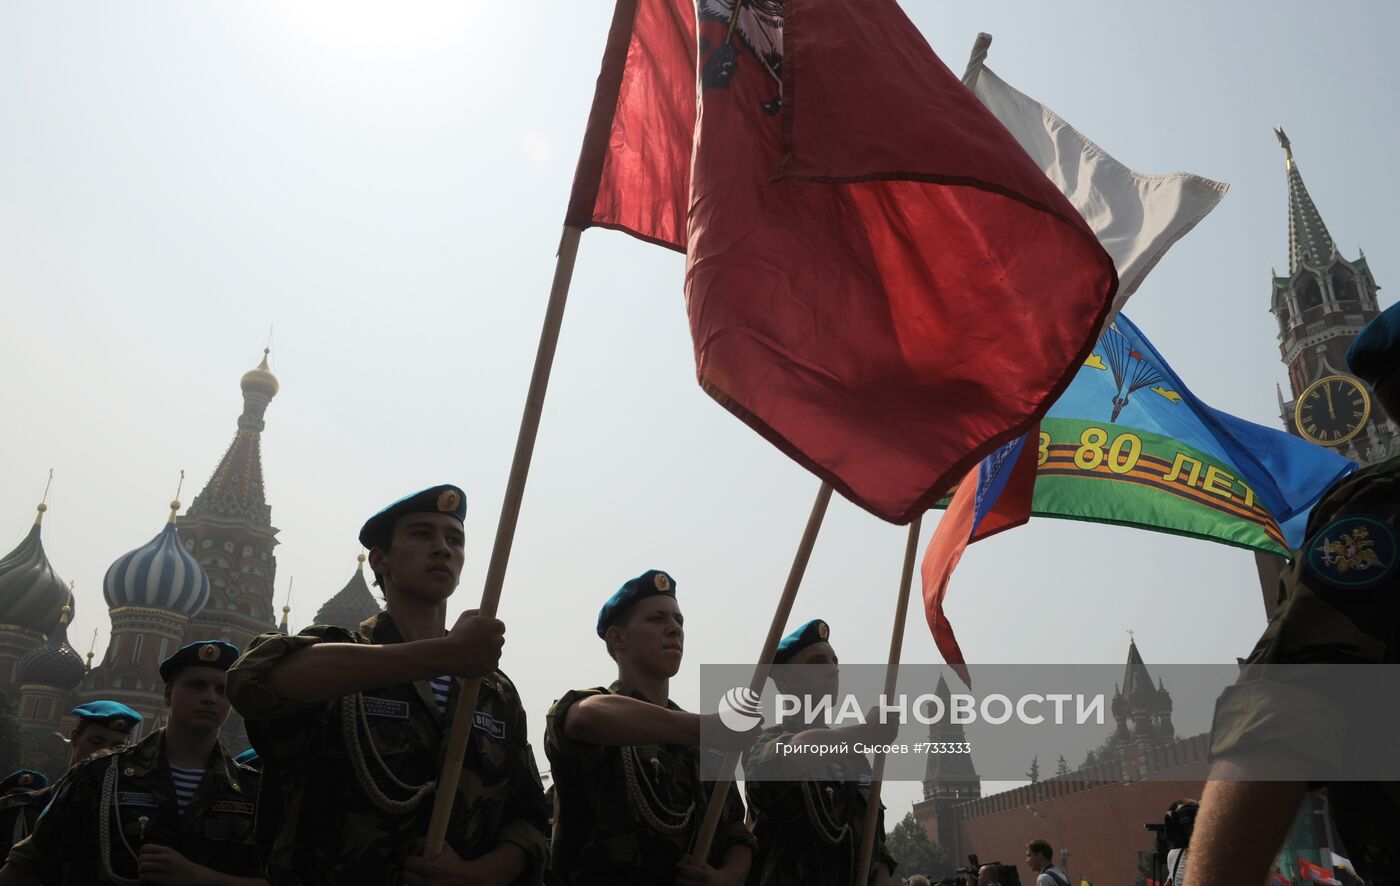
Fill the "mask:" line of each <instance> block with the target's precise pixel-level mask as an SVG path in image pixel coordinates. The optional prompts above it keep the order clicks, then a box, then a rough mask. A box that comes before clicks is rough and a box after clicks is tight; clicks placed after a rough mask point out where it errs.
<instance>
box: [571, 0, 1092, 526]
mask: <svg viewBox="0 0 1400 886" xmlns="http://www.w3.org/2000/svg"><path fill="white" fill-rule="evenodd" d="M632 2H633V0H628V2H627V3H625V4H624V5H627V6H631V5H632ZM634 2H635V12H634V14H633V15H630V16H628V15H626V14H625V13H624V11H623V10H622V8H621V7H619V13H618V19H617V21H615V23H614V34H613V37H612V38H611V39H610V41H609V48H610V51H611V52H612V53H613V55H612V56H610V60H609V61H607V62H605V64H604V74H603V77H601V78H600V81H599V82H600V97H599V98H598V99H597V100H595V105H594V110H595V114H594V116H593V118H592V119H591V120H590V133H589V141H590V143H597V141H598V140H599V139H601V136H598V135H597V133H599V132H602V131H604V121H605V122H606V132H607V133H608V137H607V139H606V145H607V147H606V151H605V152H604V156H602V157H601V158H600V159H598V160H597V161H596V162H594V161H589V159H588V157H587V156H586V157H585V158H584V160H583V161H581V162H580V176H579V178H578V179H576V181H575V192H574V198H575V199H574V202H573V203H572V204H571V211H570V219H571V220H570V223H571V224H574V223H584V219H583V216H584V215H586V216H587V218H586V223H587V224H607V225H611V226H614V227H619V228H623V229H625V230H629V231H632V232H634V233H638V234H639V235H641V236H643V237H646V238H648V239H652V240H655V241H660V242H666V243H668V244H671V245H676V241H674V240H672V239H671V237H672V231H673V230H674V222H675V220H676V218H677V217H678V214H679V209H678V205H677V203H676V200H677V198H676V192H677V188H678V187H679V182H680V176H679V174H678V172H677V167H676V165H675V158H676V157H678V156H685V157H692V156H693V160H692V162H691V167H690V169H691V177H690V186H689V194H688V202H686V203H684V204H683V205H686V206H688V210H689V214H688V216H687V217H686V218H687V222H688V224H687V228H686V234H687V237H686V240H685V243H686V248H687V256H688V261H687V275H686V297H687V304H688V308H689V315H690V323H691V332H692V336H693V339H694V343H695V357H696V366H697V373H698V376H699V381H700V384H701V385H702V386H703V387H704V389H705V390H706V391H707V392H708V393H709V394H710V395H711V396H713V397H714V398H715V399H716V400H717V401H719V402H720V403H721V404H723V405H724V406H725V407H726V408H728V409H729V410H730V411H731V412H733V413H734V414H735V415H737V416H738V417H739V418H741V419H743V420H744V421H745V422H747V423H748V424H749V425H751V426H752V427H753V428H754V429H755V430H757V431H758V432H759V433H760V434H762V435H763V436H764V437H766V438H767V439H768V440H770V441H771V442H773V443H774V444H775V445H777V446H778V447H779V448H780V449H782V450H783V451H784V452H786V453H787V454H788V455H790V456H791V457H793V458H794V459H796V460H797V461H798V462H800V463H801V464H803V465H804V466H806V467H807V468H809V469H810V470H812V471H813V472H814V473H816V474H817V475H818V476H820V477H822V478H823V479H824V480H827V481H829V482H830V483H831V484H832V485H833V487H835V488H836V489H838V490H840V491H841V492H842V494H844V495H845V496H846V497H847V498H849V499H851V500H852V501H854V502H856V503H857V504H859V505H861V506H862V507H864V508H866V509H868V510H870V511H871V512H872V513H874V514H876V515H877V516H880V517H882V518H884V519H887V520H892V521H895V522H908V521H909V520H911V519H913V517H914V516H915V515H917V514H920V513H922V512H923V511H924V510H927V509H928V507H929V506H931V505H932V504H933V502H935V501H936V500H937V499H938V498H940V497H941V496H942V495H943V494H944V493H945V491H946V490H947V489H948V487H950V486H951V485H952V484H953V483H954V482H955V481H956V480H957V479H958V478H960V477H961V476H962V475H963V474H965V473H966V472H967V471H968V469H969V468H972V467H973V466H974V465H976V463H977V462H978V461H979V460H980V459H981V458H982V456H983V455H985V454H986V453H988V452H989V451H991V450H992V449H993V448H995V447H996V446H997V445H999V444H1000V443H1002V442H1005V441H1007V440H1009V439H1012V438H1014V437H1016V436H1017V435H1019V434H1020V433H1022V432H1024V431H1025V430H1026V429H1027V428H1029V427H1030V426H1031V425H1032V424H1034V423H1035V422H1036V421H1037V420H1038V419H1039V417H1040V416H1041V415H1042V414H1043V413H1044V411H1045V410H1046V409H1047V408H1048V407H1049V405H1050V403H1052V402H1053V401H1054V399H1055V398H1056V396H1058V394H1059V393H1060V391H1062V390H1063V389H1064V387H1065V386H1066V385H1067V384H1068V383H1069V381H1070V379H1071V378H1072V377H1073V374H1074V372H1075V370H1076V369H1077V368H1078V366H1079V364H1080V363H1081V362H1083V359H1084V358H1085V357H1086V356H1087V355H1088V352H1089V350H1090V348H1091V347H1092V345H1093V342H1094V335H1095V332H1096V331H1097V329H1098V327H1099V326H1100V325H1101V323H1102V320H1103V318H1104V317H1105V315H1106V313H1107V310H1108V306H1109V303H1110V301H1111V298H1112V295H1113V292H1114V289H1115V287H1116V282H1117V278H1116V276H1115V274H1114V271H1113V265H1112V262H1111V260H1110V259H1109V257H1108V255H1107V254H1106V253H1105V252H1104V251H1103V249H1102V247H1100V246H1099V244H1098V241H1097V240H1096V239H1095V237H1094V235H1093V233H1092V232H1091V231H1090V230H1089V228H1088V226H1087V225H1086V224H1085V223H1084V221H1083V220H1082V219H1081V218H1080V216H1079V214H1078V213H1077V212H1076V211H1075V210H1074V208H1073V207H1072V206H1071V205H1070V204H1069V202H1068V201H1067V200H1066V199H1065V197H1064V196H1063V195H1062V194H1061V193H1060V192H1059V190H1058V189H1057V188H1056V187H1055V186H1054V184H1052V183H1051V182H1050V180H1049V179H1047V178H1046V177H1045V175H1044V173H1043V172H1041V170H1040V169H1039V168H1038V167H1037V166H1036V165H1035V163H1034V162H1032V161H1031V159H1030V158H1029V157H1028V156H1027V155H1026V154H1025V152H1024V151H1022V150H1021V148H1020V147H1019V146H1018V145H1017V144H1016V143H1015V141H1014V140H1013V139H1012V138H1011V136H1010V134H1008V133H1007V132H1006V130H1005V129H1004V128H1003V127H1002V125H1001V124H1000V123H999V122H997V121H996V119H995V118H994V117H992V115H991V114H990V112H988V111H987V110H986V109H985V108H984V107H983V106H982V105H981V103H980V102H978V101H977V100H976V99H975V98H974V97H973V96H972V95H971V93H969V92H968V91H967V90H966V89H965V88H964V87H963V86H962V84H961V83H960V82H959V80H958V78H957V77H956V76H954V75H953V74H952V73H951V72H950V71H949V70H948V69H947V68H946V67H944V65H943V64H942V62H940V61H939V60H938V58H937V57H936V56H935V55H934V54H933V52H932V50H931V49H930V48H929V46H928V44H927V43H926V42H925V41H924V39H923V37H922V36H921V35H920V34H919V32H918V31H917V29H915V28H914V26H913V25H912V24H911V23H910V22H909V21H908V19H907V18H905V16H904V14H903V12H901V11H900V9H899V7H898V6H897V5H896V4H895V3H894V2H893V0H867V2H864V3H860V4H849V3H838V2H832V0H788V2H787V3H786V4H778V3H773V2H758V0H749V2H742V0H740V5H739V7H738V9H737V12H736V10H735V8H734V5H733V4H734V2H735V0H700V3H699V7H700V19H699V27H698V34H697V37H698V45H699V49H700V51H699V55H698V60H697V59H694V58H693V57H692V56H691V55H690V54H689V52H690V50H689V49H688V48H686V47H687V46H688V45H693V44H687V41H688V40H689V39H690V36H689V35H690V32H689V31H688V30H687V23H688V19H687V16H688V15H690V12H689V10H690V8H691V7H690V3H689V2H688V0H634ZM624 20H630V22H631V28H630V30H628V31H627V33H626V43H625V44H624V42H623V38H622V37H621V36H619V27H620V25H619V23H620V22H622V21H624ZM623 45H625V46H626V49H627V51H626V55H625V60H624V62H622V63H619V62H618V61H617V57H618V47H620V46H623ZM697 61H698V64H699V67H700V76H699V81H700V83H699V85H700V94H701V101H700V106H699V108H698V119H696V120H695V127H694V135H693V142H692V141H685V142H684V143H676V142H679V141H680V140H681V138H682V137H681V136H680V135H679V132H680V131H681V129H682V128H683V127H682V126H681V125H680V122H679V121H681V120H682V119H684V118H685V116H686V114H687V113H689V112H690V110H691V108H690V106H689V105H687V104H686V99H685V97H683V96H682V95H681V94H680V92H681V88H680V85H679V84H680V83H681V82H682V81H683V80H684V78H683V77H682V76H681V75H680V73H679V72H680V71H681V69H682V68H685V69H686V71H687V72H688V73H690V74H691V76H693V71H694V69H693V64H694V63H696V62H697ZM619 65H620V68H619ZM634 68H636V70H635V71H634V70H633V69H634ZM618 70H620V74H616V76H615V77H614V79H615V81H616V82H617V83H618V84H619V86H618V88H617V93H616V98H615V99H614V100H609V99H607V98H606V96H604V95H603V92H604V87H605V86H607V85H608V84H609V83H611V82H613V80H610V79H609V77H610V73H609V72H610V71H613V72H616V71H618ZM663 71H664V72H667V73H665V74H664V75H663V74H662V73H660V72H663ZM691 82H692V83H693V81H691ZM643 83H645V84H648V86H647V87H646V89H647V90H648V92H647V94H646V95H645V96H643V95H642V94H641V92H642V90H641V87H640V86H638V85H637V84H643ZM657 84H661V86H658V85H657ZM692 88H693V87H692ZM692 96H693V92H692ZM644 99H645V100H644ZM653 101H654V102H668V101H669V102H672V103H673V104H672V106H671V107H670V108H669V113H665V112H664V110H658V109H657V108H656V107H655V106H653V105H649V104H648V102H653ZM691 101H693V97H692V99H691ZM600 108H603V109H604V110H605V111H606V110H607V109H609V108H611V109H612V113H611V115H608V114H606V113H601V116H600V111H599V109H600ZM659 117H661V118H664V124H662V123H658V122H657V120H658V118H659ZM586 162H592V166H590V167H589V169H594V168H596V169H597V170H598V175H599V179H598V181H597V184H596V186H595V185H594V184H593V182H592V180H591V179H586V178H585V173H588V174H589V175H591V174H592V173H591V172H589V170H586V169H585V163H586ZM634 172H635V174H634ZM637 200H639V201H642V202H643V203H644V205H642V206H637V205H634V203H633V202H631V201H637ZM581 207H588V208H589V209H590V211H589V212H587V213H585V212H584V211H583V209H582V208H581Z"/></svg>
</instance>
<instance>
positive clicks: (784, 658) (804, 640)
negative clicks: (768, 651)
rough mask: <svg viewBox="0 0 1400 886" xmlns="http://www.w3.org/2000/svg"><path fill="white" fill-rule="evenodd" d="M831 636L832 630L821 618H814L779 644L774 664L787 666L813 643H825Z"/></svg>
mask: <svg viewBox="0 0 1400 886" xmlns="http://www.w3.org/2000/svg"><path fill="white" fill-rule="evenodd" d="M830 636H831V628H829V627H827V624H826V622H824V621H822V620H821V619H820V618H814V619H812V620H811V621H809V622H807V623H806V624H805V625H803V626H802V627H800V628H798V629H797V630H795V631H793V632H792V633H791V634H788V635H787V636H786V637H784V638H783V639H782V640H780V641H779V642H778V650H777V651H776V652H774V653H773V664H787V663H788V662H790V661H792V657H793V656H794V655H796V654H797V653H799V652H801V651H802V650H804V649H806V648H807V647H808V646H811V645H812V644H813V643H825V642H827V639H828V638H829V637H830Z"/></svg>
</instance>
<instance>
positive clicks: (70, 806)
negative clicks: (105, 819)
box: [5, 754, 110, 883]
mask: <svg viewBox="0 0 1400 886" xmlns="http://www.w3.org/2000/svg"><path fill="white" fill-rule="evenodd" d="M109 756H110V754H99V755H98V756H97V757H95V758H93V759H92V760H88V761H86V765H84V764H79V765H78V766H75V767H74V768H73V769H70V770H69V771H68V773H67V774H66V775H64V776H63V778H62V779H60V780H59V782H58V784H56V785H55V786H54V790H53V799H52V800H50V801H49V805H48V806H45V807H44V811H43V812H41V813H40V814H39V820H38V821H36V822H35V823H34V832H33V833H32V834H30V835H29V836H28V837H25V838H24V839H23V840H21V841H19V842H18V843H16V844H15V845H14V846H13V847H12V848H11V849H10V854H9V856H8V857H7V858H6V859H5V862H6V864H12V865H14V866H15V867H16V868H18V869H20V870H23V871H25V872H26V873H29V874H31V875H32V876H34V877H35V878H36V879H38V880H39V881H41V882H44V883H57V882H59V881H60V880H61V879H62V869H63V862H64V859H65V857H66V855H67V854H68V853H70V852H72V851H73V849H74V848H75V847H79V846H82V845H83V843H84V840H83V832H84V829H85V828H84V826H85V825H86V824H87V821H88V817H89V816H91V815H93V814H95V813H96V811H97V807H98V804H99V802H100V800H101V795H100V794H99V793H98V792H97V791H96V790H94V789H92V787H91V786H90V785H89V782H90V781H91V778H90V777H85V775H84V774H85V773H89V774H90V773H91V772H92V771H93V770H94V768H96V769H97V770H98V771H99V772H102V771H105V767H104V766H95V762H96V761H99V760H105V759H107V757H109Z"/></svg>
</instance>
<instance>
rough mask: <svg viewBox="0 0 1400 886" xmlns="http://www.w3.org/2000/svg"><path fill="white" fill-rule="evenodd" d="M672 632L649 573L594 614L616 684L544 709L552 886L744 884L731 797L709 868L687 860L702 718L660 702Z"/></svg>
mask: <svg viewBox="0 0 1400 886" xmlns="http://www.w3.org/2000/svg"><path fill="white" fill-rule="evenodd" d="M683 621H684V620H683V618H682V616H681V612H680V608H679V606H678V605H677V604H676V592H675V582H674V581H672V579H671V576H669V575H667V574H666V573H664V572H661V571H659V570H655V569H652V570H648V571H647V572H645V573H643V574H642V575H640V576H638V577H637V578H634V579H632V580H630V581H628V582H627V583H626V584H624V585H623V586H622V588H621V589H620V590H618V592H617V593H615V594H614V595H613V596H612V598H611V599H609V600H608V602H607V603H605V604H604V605H603V608H602V611H601V612H600V613H599V614H598V636H599V637H601V638H602V639H603V640H604V642H606V643H607V645H608V654H609V655H611V656H612V657H613V659H614V660H615V661H616V662H617V676H618V679H617V681H616V682H614V683H613V684H612V685H611V686H609V687H607V688H606V689H605V688H603V687H597V688H594V689H578V690H574V691H572V692H568V693H566V694H565V695H564V697H563V698H560V699H559V700H558V701H556V702H555V703H554V706H553V707H551V708H550V711H549V715H548V724H547V726H546V731H545V753H546V754H547V755H548V756H549V761H550V764H551V767H552V772H553V775H554V789H555V798H556V802H557V805H558V809H559V813H558V816H557V817H556V818H555V822H554V843H553V854H552V857H551V862H550V874H551V876H552V877H554V879H555V882H556V883H558V884H561V886H630V884H636V886H669V884H673V883H686V884H691V883H694V884H731V886H738V884H740V883H742V882H743V881H744V876H745V874H746V873H747V872H748V867H749V860H750V858H751V856H752V852H753V846H754V841H753V836H752V835H751V834H750V833H749V831H748V828H747V827H745V825H744V807H743V804H742V803H741V802H740V801H739V798H738V797H737V796H736V794H735V792H733V791H731V792H730V794H729V797H728V798H727V802H726V805H725V809H724V812H723V815H722V817H721V819H720V823H719V828H718V830H717V831H716V833H715V839H714V842H713V845H712V850H711V853H710V857H709V858H707V859H694V858H691V857H690V855H689V853H690V851H691V849H692V844H693V843H694V841H695V837H696V835H697V833H698V832H699V830H700V823H701V820H702V819H703V818H704V816H705V807H706V803H707V801H708V800H709V795H710V789H708V788H707V787H706V785H705V784H704V783H702V782H701V781H700V774H699V754H700V750H699V745H700V724H701V720H702V718H701V717H700V716H698V715H696V714H689V713H686V712H685V711H682V710H681V709H680V708H679V707H677V706H676V704H675V703H674V702H672V701H671V700H670V699H669V697H668V695H669V691H668V690H669V687H670V680H671V678H672V677H674V676H675V674H676V672H677V671H678V670H679V669H680V665H681V656H682V653H683V649H684V644H685V630H684V627H683ZM711 716H712V717H713V716H714V715H711ZM719 731H723V730H719ZM736 738H737V740H738V741H739V742H742V743H743V744H744V745H747V744H748V741H749V740H750V739H751V736H747V735H741V736H736Z"/></svg>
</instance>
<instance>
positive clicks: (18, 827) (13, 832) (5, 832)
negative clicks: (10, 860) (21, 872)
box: [0, 787, 53, 858]
mask: <svg viewBox="0 0 1400 886" xmlns="http://www.w3.org/2000/svg"><path fill="white" fill-rule="evenodd" d="M52 796H53V788H52V787H44V788H40V789H39V790H37V791H18V792H16V793H13V794H10V795H8V796H6V797H0V847H3V851H0V858H3V857H4V856H6V855H9V854H10V849H11V847H13V846H14V845H15V844H16V843H18V842H19V841H20V840H23V839H24V838H25V837H27V836H29V835H30V834H32V833H34V822H35V821H36V820H38V818H39V813H40V812H42V811H43V810H44V807H45V806H47V805H49V798H50V797H52Z"/></svg>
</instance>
